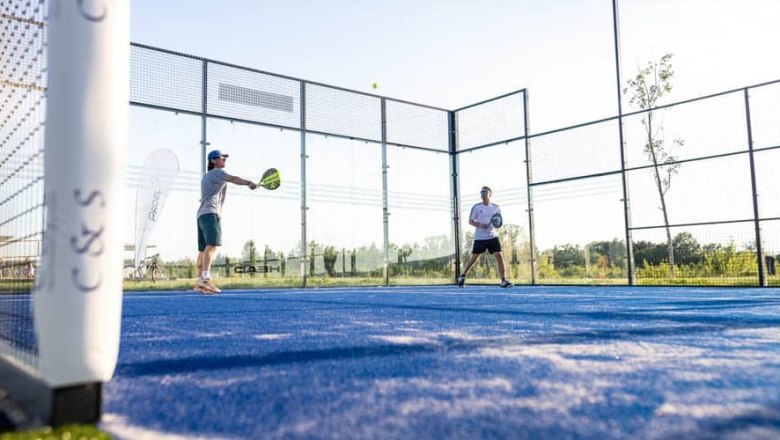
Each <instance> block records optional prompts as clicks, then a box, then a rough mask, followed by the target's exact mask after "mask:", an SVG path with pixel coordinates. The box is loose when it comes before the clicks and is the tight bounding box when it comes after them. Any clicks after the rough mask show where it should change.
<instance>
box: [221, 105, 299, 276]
mask: <svg viewBox="0 0 780 440" xmlns="http://www.w3.org/2000/svg"><path fill="white" fill-rule="evenodd" d="M208 136H209V142H211V145H210V147H209V148H210V149H215V148H218V149H220V150H221V151H222V152H223V153H227V154H230V157H229V158H228V160H227V165H226V167H225V170H226V171H227V172H228V173H229V174H231V175H236V176H239V177H241V178H244V179H247V180H252V181H255V182H259V181H260V178H261V176H262V174H263V172H264V171H265V170H266V169H268V168H276V169H277V170H279V173H280V174H281V181H282V184H281V186H280V187H279V188H277V189H276V190H273V191H272V190H267V189H263V188H257V189H256V190H254V191H251V190H249V189H248V188H247V187H242V186H236V185H233V184H229V185H228V195H227V197H226V201H225V205H224V207H223V211H222V247H221V248H220V249H219V255H218V256H217V258H216V259H215V262H214V264H215V267H216V269H214V270H215V271H218V272H220V274H221V275H222V276H224V277H230V278H231V279H230V280H229V281H223V284H236V283H237V284H236V285H237V286H245V285H247V286H268V285H273V286H277V285H282V286H298V285H300V284H301V260H300V240H301V163H300V156H301V135H300V132H298V131H293V130H280V129H277V128H269V127H263V126H259V125H252V124H242V123H230V122H227V121H222V120H209V125H208ZM220 287H221V286H220Z"/></svg>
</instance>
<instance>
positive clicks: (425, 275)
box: [387, 146, 455, 284]
mask: <svg viewBox="0 0 780 440" xmlns="http://www.w3.org/2000/svg"><path fill="white" fill-rule="evenodd" d="M449 160H450V156H449V154H447V153H434V152H430V151H422V150H416V149H414V148H401V147H392V146H388V147H387V164H388V166H389V169H388V171H387V182H388V192H387V197H388V205H389V212H390V216H389V220H388V222H389V237H390V276H391V283H392V284H442V283H443V284H447V283H452V282H453V280H454V276H453V273H452V259H453V256H454V251H455V248H454V245H453V241H452V213H451V207H452V205H451V203H450V177H449V176H450V172H449V170H450V163H449Z"/></svg>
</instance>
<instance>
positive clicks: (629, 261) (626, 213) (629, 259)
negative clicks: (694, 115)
mask: <svg viewBox="0 0 780 440" xmlns="http://www.w3.org/2000/svg"><path fill="white" fill-rule="evenodd" d="M612 30H613V35H614V37H615V84H616V85H617V105H618V136H619V138H620V177H621V180H622V183H623V219H624V222H625V226H626V269H627V270H628V285H629V286H633V285H635V284H636V273H635V272H634V244H633V241H632V239H631V203H630V201H629V195H628V177H627V175H626V145H625V140H624V138H623V99H622V90H621V82H622V79H621V77H620V28H619V27H618V0H612Z"/></svg>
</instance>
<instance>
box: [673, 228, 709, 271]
mask: <svg viewBox="0 0 780 440" xmlns="http://www.w3.org/2000/svg"><path fill="white" fill-rule="evenodd" d="M673 243H674V258H675V261H676V262H677V263H679V264H699V263H700V262H701V261H702V260H704V255H703V254H702V251H701V245H700V244H699V242H698V241H696V239H695V238H693V234H691V233H690V232H680V233H679V234H677V235H675V236H674V240H673Z"/></svg>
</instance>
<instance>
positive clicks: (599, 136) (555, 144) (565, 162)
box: [530, 120, 620, 183]
mask: <svg viewBox="0 0 780 440" xmlns="http://www.w3.org/2000/svg"><path fill="white" fill-rule="evenodd" d="M618 134H619V132H618V122H617V120H610V121H605V122H600V123H597V124H591V125H586V126H583V127H575V128H572V129H568V130H563V131H556V132H555V133H551V134H545V135H540V136H533V137H531V140H530V143H531V150H530V156H531V170H532V175H533V183H543V182H546V181H555V180H561V179H570V178H574V177H583V176H589V175H597V174H604V173H614V172H619V171H620V137H619V135H618Z"/></svg>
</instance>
